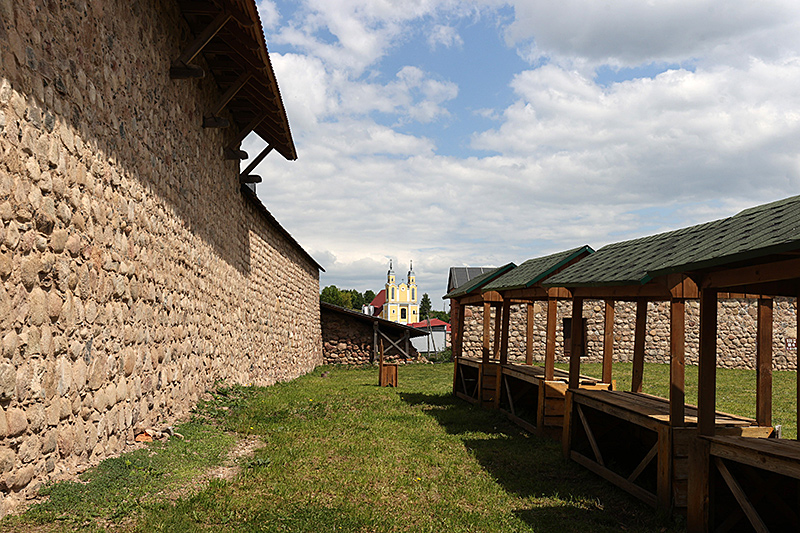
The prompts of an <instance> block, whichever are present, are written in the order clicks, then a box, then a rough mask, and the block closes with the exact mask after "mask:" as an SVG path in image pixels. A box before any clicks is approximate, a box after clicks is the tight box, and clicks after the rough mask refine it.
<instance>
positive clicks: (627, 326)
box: [463, 298, 797, 370]
mask: <svg viewBox="0 0 800 533" xmlns="http://www.w3.org/2000/svg"><path fill="white" fill-rule="evenodd" d="M796 305H797V304H796V300H795V299H794V298H776V299H775V301H774V304H773V306H774V319H773V346H772V350H773V368H774V369H775V370H795V369H796V368H797V352H796V350H795V349H794V348H793V347H790V344H791V342H792V341H794V340H795V339H796V338H797V329H796ZM718 307H719V319H718V332H719V333H718V340H717V346H718V348H717V350H718V358H717V364H718V366H720V367H722V368H747V369H754V368H755V349H756V348H755V345H756V315H757V302H756V300H751V299H729V300H720V302H719V304H718ZM511 309H512V313H511V317H510V329H509V350H508V351H509V359H512V360H517V361H519V360H522V361H524V360H525V331H526V320H527V318H526V316H527V311H526V309H525V307H524V306H520V305H514V306H512V307H511ZM614 309H615V316H614V360H615V361H623V362H628V361H632V360H633V341H634V327H635V323H636V304H635V303H633V302H617V303H616V305H615V307H614ZM571 315H572V303H571V302H569V301H563V302H559V303H558V313H557V316H558V322H557V328H556V343H557V349H556V358H557V360H558V361H562V362H565V361H566V359H565V358H564V350H563V345H564V344H563V343H564V334H563V319H564V318H568V317H571ZM494 316H495V313H494V309H493V310H492V314H491V320H492V322H491V335H492V341H493V340H494V326H495V321H494ZM583 316H584V318H585V319H586V323H587V328H586V329H587V349H588V353H587V357H586V358H584V359H583V361H588V362H599V361H601V360H602V352H603V329H604V328H603V322H604V302H602V301H596V300H586V301H584V306H583ZM534 317H535V318H534V343H533V355H534V360H536V361H543V360H544V355H545V335H546V321H547V304H546V303H540V302H536V303H534ZM685 319H686V364H689V365H696V364H697V357H698V342H699V320H700V307H699V303H698V302H697V301H696V300H690V301H688V302H687V304H686V317H685ZM464 331H465V333H464V352H463V353H464V355H469V356H473V357H479V356H480V355H481V353H482V346H483V344H482V343H483V340H482V339H483V308H482V307H470V308H468V310H467V312H466V314H465V321H464ZM792 346H793V345H792ZM645 354H646V355H645V360H646V361H647V362H655V363H669V303H668V302H650V303H649V304H648V310H647V336H646V338H645Z"/></svg>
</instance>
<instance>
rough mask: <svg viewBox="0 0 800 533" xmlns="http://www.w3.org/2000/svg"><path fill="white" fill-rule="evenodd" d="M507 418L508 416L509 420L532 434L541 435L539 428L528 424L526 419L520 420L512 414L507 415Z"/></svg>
mask: <svg viewBox="0 0 800 533" xmlns="http://www.w3.org/2000/svg"><path fill="white" fill-rule="evenodd" d="M506 416H508V419H509V420H511V421H512V422H514V423H515V424H516V425H518V426H520V427H521V428H522V429H524V430H525V431H528V432H530V433H536V434H538V433H539V428H538V427H536V426H534V425H533V424H531V423H530V422H528V421H527V420H525V419H524V418H520V417H518V416H517V415H514V414H512V413H506Z"/></svg>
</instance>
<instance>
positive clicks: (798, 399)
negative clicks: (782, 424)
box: [794, 297, 800, 441]
mask: <svg viewBox="0 0 800 533" xmlns="http://www.w3.org/2000/svg"><path fill="white" fill-rule="evenodd" d="M794 304H795V314H796V315H797V319H796V320H795V328H796V329H795V331H796V332H797V333H796V334H795V337H797V338H795V351H794V358H795V367H794V373H795V375H796V376H795V377H796V380H797V395H796V396H795V409H796V410H797V426H796V427H798V428H800V348H798V347H797V344H798V342H797V341H798V338H800V297H798V298H797V300H795V302H794ZM797 440H798V441H800V431H798V432H797Z"/></svg>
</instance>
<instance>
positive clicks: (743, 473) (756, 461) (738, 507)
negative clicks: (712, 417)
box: [690, 436, 800, 532]
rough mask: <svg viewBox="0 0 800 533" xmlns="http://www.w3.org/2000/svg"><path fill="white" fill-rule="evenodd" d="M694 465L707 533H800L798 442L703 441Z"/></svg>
mask: <svg viewBox="0 0 800 533" xmlns="http://www.w3.org/2000/svg"><path fill="white" fill-rule="evenodd" d="M691 460H692V468H693V469H696V470H697V471H699V473H700V475H699V476H698V477H697V478H696V479H694V480H693V483H692V485H691V486H690V490H691V491H692V494H691V496H690V497H692V498H697V497H703V496H704V495H709V494H710V495H712V497H710V498H704V499H703V501H705V502H706V504H707V505H706V507H705V508H704V509H702V511H703V514H704V517H703V518H704V521H705V525H706V529H707V530H708V531H775V532H779V531H800V442H798V441H790V440H784V439H759V438H748V437H732V436H714V437H700V438H698V439H697V440H696V442H695V444H694V446H693V448H692V457H691ZM694 511H695V512H697V511H698V509H694Z"/></svg>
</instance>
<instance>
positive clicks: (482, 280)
mask: <svg viewBox="0 0 800 533" xmlns="http://www.w3.org/2000/svg"><path fill="white" fill-rule="evenodd" d="M516 266H517V265H515V264H514V263H508V264H505V265H503V266H501V267H497V268H494V269H492V270H490V271H488V272H484V273H483V274H481V275H480V276H478V277H475V278H472V279H471V280H469V281H468V282H466V283H463V284H462V285H460V286H459V287H457V288H455V289H453V290H452V291H450V292H448V293H447V294H445V295H444V296H442V299H445V300H446V299H448V298H459V297H461V296H464V295H466V294H469V293H470V292H472V291H474V290H476V289H480V288H481V287H483V286H484V285H485V284H487V283H489V282H490V281H492V280H493V279H495V278H496V277H498V276H502V275H503V274H505V273H506V272H508V271H509V270H511V269H513V268H516Z"/></svg>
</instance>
